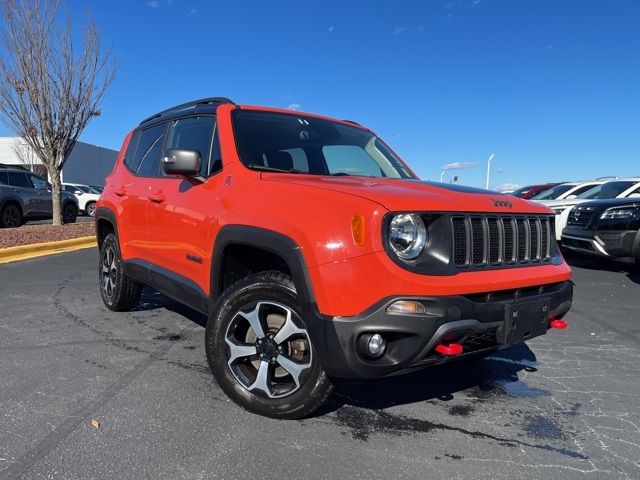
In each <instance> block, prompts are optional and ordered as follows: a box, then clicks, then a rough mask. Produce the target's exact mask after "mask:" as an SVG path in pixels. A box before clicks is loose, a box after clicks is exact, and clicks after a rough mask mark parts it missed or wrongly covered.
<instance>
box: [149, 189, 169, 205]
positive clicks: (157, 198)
mask: <svg viewBox="0 0 640 480" xmlns="http://www.w3.org/2000/svg"><path fill="white" fill-rule="evenodd" d="M149 200H151V201H152V202H153V203H164V201H165V200H166V197H165V196H164V193H162V190H158V191H157V192H156V193H154V194H153V195H149Z"/></svg>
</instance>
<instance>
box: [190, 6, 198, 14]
mask: <svg viewBox="0 0 640 480" xmlns="http://www.w3.org/2000/svg"><path fill="white" fill-rule="evenodd" d="M196 13H198V10H197V9H196V7H191V10H189V15H195V14H196Z"/></svg>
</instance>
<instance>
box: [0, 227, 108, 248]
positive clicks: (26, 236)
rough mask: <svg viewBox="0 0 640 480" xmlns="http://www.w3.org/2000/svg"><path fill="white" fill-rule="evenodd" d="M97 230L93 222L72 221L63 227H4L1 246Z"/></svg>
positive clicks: (26, 243)
mask: <svg viewBox="0 0 640 480" xmlns="http://www.w3.org/2000/svg"><path fill="white" fill-rule="evenodd" d="M95 232H96V230H95V227H94V224H93V222H82V223H72V224H69V225H64V226H62V227H54V226H53V225H23V226H22V227H18V228H3V229H2V230H0V248H7V247H15V246H18V245H29V244H32V243H43V242H55V241H57V240H68V239H71V238H79V237H89V236H92V235H95Z"/></svg>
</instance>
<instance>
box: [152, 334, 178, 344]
mask: <svg viewBox="0 0 640 480" xmlns="http://www.w3.org/2000/svg"><path fill="white" fill-rule="evenodd" d="M181 338H182V335H178V334H167V335H158V336H157V337H153V339H154V340H169V341H170V342H175V341H177V340H180V339H181Z"/></svg>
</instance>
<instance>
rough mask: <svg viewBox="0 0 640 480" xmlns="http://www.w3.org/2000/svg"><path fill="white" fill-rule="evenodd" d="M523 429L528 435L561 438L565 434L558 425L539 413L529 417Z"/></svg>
mask: <svg viewBox="0 0 640 480" xmlns="http://www.w3.org/2000/svg"><path fill="white" fill-rule="evenodd" d="M524 430H525V431H526V432H527V434H528V435H529V436H530V437H535V438H563V437H564V436H565V435H564V433H563V432H562V430H561V429H560V427H559V426H558V425H556V424H555V423H554V422H552V421H551V420H549V419H548V418H545V417H543V416H541V415H539V416H536V417H532V418H529V419H528V421H527V424H526V425H525V427H524Z"/></svg>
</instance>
